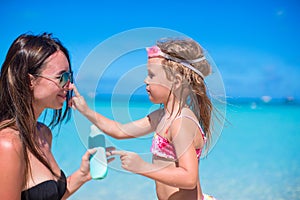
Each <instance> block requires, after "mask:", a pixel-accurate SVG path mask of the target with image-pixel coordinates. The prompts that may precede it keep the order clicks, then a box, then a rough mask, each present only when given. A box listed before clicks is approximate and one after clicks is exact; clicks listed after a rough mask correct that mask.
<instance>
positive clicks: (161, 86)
mask: <svg viewBox="0 0 300 200" xmlns="http://www.w3.org/2000/svg"><path fill="white" fill-rule="evenodd" d="M147 53H148V64H147V69H148V76H147V77H146V79H145V81H144V82H145V83H146V90H147V92H148V95H149V99H150V100H151V102H153V103H155V104H162V105H163V106H162V108H160V109H158V110H156V111H154V112H152V113H150V114H149V115H147V116H146V117H144V118H142V119H139V120H137V121H134V122H130V123H128V124H120V123H118V122H116V121H114V120H110V119H108V118H106V117H104V116H103V115H101V114H99V113H96V112H95V111H93V110H91V109H90V108H89V107H88V106H87V104H86V102H85V100H84V98H83V97H82V96H80V94H79V92H78V91H77V89H76V87H75V86H73V89H74V93H75V96H74V97H73V99H72V107H73V108H75V109H77V110H79V111H80V112H81V113H82V114H83V115H84V116H86V117H87V118H88V119H89V120H90V121H91V122H92V123H94V124H95V125H96V126H97V127H98V128H99V129H101V130H102V131H103V132H104V133H106V134H108V135H110V136H112V137H114V138H118V139H126V138H133V137H140V136H143V135H145V134H149V133H151V132H154V133H155V134H154V137H153V143H152V147H151V152H152V154H153V162H152V163H147V162H145V161H144V160H142V159H141V157H140V156H138V155H137V154H136V153H133V152H127V151H112V155H120V159H121V161H122V167H123V168H124V169H125V170H128V171H131V172H133V173H137V174H140V175H143V176H146V177H149V178H151V179H153V180H155V183H156V192H157V197H158V199H160V200H163V199H177V200H182V199H195V200H203V199H214V198H213V197H211V196H208V195H205V194H203V192H202V190H201V186H200V181H199V170H198V167H199V158H200V156H201V153H202V149H203V148H204V146H205V147H206V151H207V149H208V145H209V141H210V138H211V131H210V130H211V127H210V126H211V124H210V122H211V114H212V109H213V107H212V103H211V101H210V99H209V97H208V96H207V93H206V85H205V83H204V77H206V76H207V75H209V74H210V73H211V66H210V64H209V63H208V61H207V59H206V58H205V56H204V52H203V49H202V48H201V46H200V45H199V44H198V43H197V42H195V41H193V40H192V39H167V40H161V41H158V42H157V44H156V46H153V47H151V48H147Z"/></svg>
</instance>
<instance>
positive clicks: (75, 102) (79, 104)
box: [69, 84, 89, 113]
mask: <svg viewBox="0 0 300 200" xmlns="http://www.w3.org/2000/svg"><path fill="white" fill-rule="evenodd" d="M72 89H73V91H74V94H75V96H73V97H72V98H71V100H70V105H69V106H70V107H72V108H73V109H77V110H78V111H79V112H81V113H83V112H84V111H87V110H88V109H89V107H88V105H87V104H86V101H85V99H84V97H83V96H81V95H80V93H79V92H78V90H77V88H76V86H75V85H74V84H72Z"/></svg>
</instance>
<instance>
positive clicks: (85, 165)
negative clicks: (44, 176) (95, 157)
mask: <svg viewBox="0 0 300 200" xmlns="http://www.w3.org/2000/svg"><path fill="white" fill-rule="evenodd" d="M95 152H96V150H95V149H89V150H87V152H86V153H85V154H84V155H83V156H82V161H81V165H80V168H79V169H78V170H77V171H75V172H74V173H73V174H72V175H71V176H69V177H68V178H67V190H66V192H65V194H64V196H63V199H67V198H68V197H70V196H71V195H72V194H73V193H74V192H76V191H77V190H78V189H79V188H80V187H81V186H82V185H83V184H84V183H86V182H87V181H89V180H91V179H92V177H91V175H90V161H89V158H90V156H91V155H92V154H94V153H95Z"/></svg>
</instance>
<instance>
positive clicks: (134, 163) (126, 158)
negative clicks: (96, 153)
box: [111, 151, 148, 173]
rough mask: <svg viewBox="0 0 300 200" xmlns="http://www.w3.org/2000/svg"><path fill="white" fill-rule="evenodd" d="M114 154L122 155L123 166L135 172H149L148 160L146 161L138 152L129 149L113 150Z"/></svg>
mask: <svg viewBox="0 0 300 200" xmlns="http://www.w3.org/2000/svg"><path fill="white" fill-rule="evenodd" d="M111 154H112V155H120V159H121V162H122V168H123V169H125V170H127V171H130V172H133V173H143V172H144V173H145V172H147V171H146V170H147V169H146V168H147V164H148V163H147V162H145V161H144V160H143V159H142V158H141V157H140V156H139V155H138V154H137V153H134V152H129V151H112V152H111Z"/></svg>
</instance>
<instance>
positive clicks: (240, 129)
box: [52, 100, 300, 200]
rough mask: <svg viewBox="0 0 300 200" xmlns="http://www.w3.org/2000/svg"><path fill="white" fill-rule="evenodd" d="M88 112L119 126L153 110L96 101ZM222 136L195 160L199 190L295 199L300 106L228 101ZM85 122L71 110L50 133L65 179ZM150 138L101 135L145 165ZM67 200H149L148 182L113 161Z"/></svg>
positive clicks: (245, 199) (82, 147)
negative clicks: (99, 176) (99, 177)
mask: <svg viewBox="0 0 300 200" xmlns="http://www.w3.org/2000/svg"><path fill="white" fill-rule="evenodd" d="M93 108H94V109H95V110H96V111H97V112H100V113H102V114H104V115H105V116H107V117H109V118H113V119H116V120H118V121H121V122H128V121H130V120H134V119H138V118H140V117H143V116H145V114H147V113H149V112H150V111H151V110H153V109H156V108H158V106H157V105H156V106H153V105H151V104H150V103H148V102H141V101H136V102H135V101H131V102H130V103H122V102H120V103H118V102H117V103H113V104H111V102H109V101H101V100H100V101H97V102H96V103H95V105H93ZM226 120H227V122H226V123H225V126H224V128H223V131H222V134H221V136H220V137H219V140H218V142H217V143H216V145H215V146H214V148H213V150H212V151H211V152H210V154H209V155H208V156H207V157H206V158H204V159H201V160H200V168H199V174H200V181H201V186H202V190H203V191H204V192H205V193H208V194H211V195H213V196H215V197H216V198H218V199H219V200H232V199H240V200H250V199H251V200H252V199H255V200H260V199H261V200H268V199H269V200H271V199H272V200H274V199H276V200H286V199H293V200H297V199H300V153H299V148H300V105H299V104H284V103H282V104H279V103H277V104H263V103H260V104H255V106H254V104H252V103H251V102H249V103H248V102H243V103H230V104H228V105H227V109H226ZM89 126H90V124H89V122H88V121H87V120H86V119H84V118H83V117H81V115H80V114H79V113H78V112H77V111H75V112H74V115H73V117H72V119H71V120H70V121H69V122H68V123H67V124H63V125H62V127H61V130H60V132H59V133H58V134H57V130H56V129H55V130H53V132H54V140H53V144H52V149H53V153H54V156H55V157H56V159H57V162H58V163H59V165H60V166H61V168H62V169H63V170H64V171H65V173H66V174H67V175H70V174H72V173H73V172H74V171H75V170H77V169H78V168H79V166H80V162H81V156H82V155H83V154H84V153H85V151H86V141H87V137H88V135H89ZM151 139H152V134H150V135H148V136H145V137H142V138H136V139H130V140H115V139H112V138H110V137H107V141H108V143H109V145H114V146H116V147H117V148H118V149H124V150H129V151H135V152H138V153H140V154H141V155H142V156H143V158H144V159H146V160H147V161H150V160H151V154H150V152H149V149H150V146H151ZM70 199H71V200H77V199H78V200H79V199H80V200H81V199H82V200H84V199H90V200H94V199H95V200H96V199H105V200H106V199H120V200H123V199H124V200H125V199H126V200H140V199H143V200H154V199H156V195H155V185H154V181H153V180H151V179H148V178H145V177H143V176H140V175H136V174H132V173H128V172H125V171H124V170H122V169H121V167H120V161H119V158H116V160H115V161H113V162H111V163H109V171H108V174H107V177H106V178H104V179H102V180H92V181H90V182H88V183H86V184H85V185H83V186H82V187H81V188H80V189H79V190H78V191H77V192H76V193H75V194H74V195H73V196H72V197H71V198H70Z"/></svg>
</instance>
